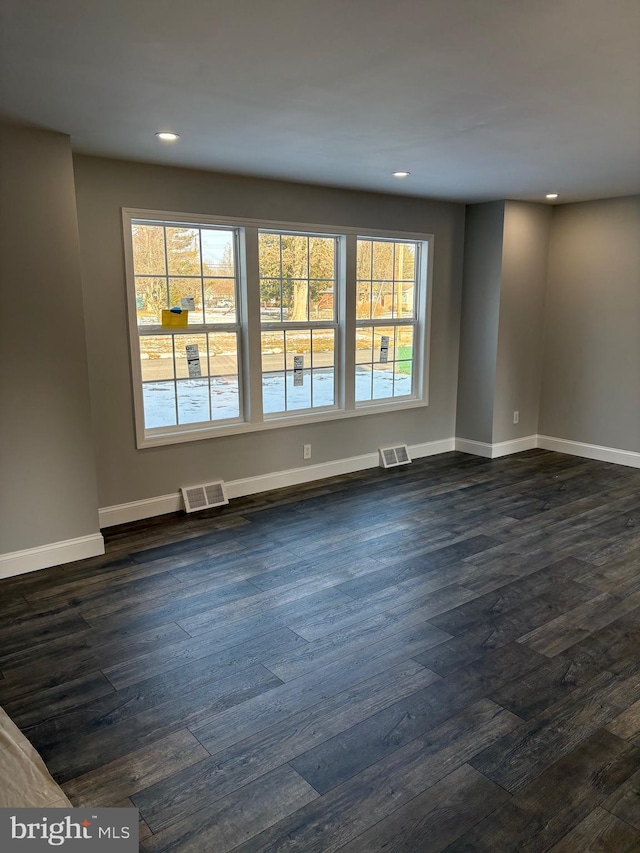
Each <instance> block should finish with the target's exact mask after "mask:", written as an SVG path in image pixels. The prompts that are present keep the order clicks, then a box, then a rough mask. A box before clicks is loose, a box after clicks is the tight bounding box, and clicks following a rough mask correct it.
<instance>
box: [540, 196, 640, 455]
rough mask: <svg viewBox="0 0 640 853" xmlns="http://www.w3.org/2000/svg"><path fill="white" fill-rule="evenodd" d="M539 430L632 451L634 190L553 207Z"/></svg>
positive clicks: (636, 304) (638, 323)
mask: <svg viewBox="0 0 640 853" xmlns="http://www.w3.org/2000/svg"><path fill="white" fill-rule="evenodd" d="M538 431H539V432H540V434H542V435H548V436H553V437H555V438H566V439H571V440H573V441H581V442H586V443H588V444H597V445H604V446H607V447H614V448H618V449H622V450H631V451H636V452H638V451H640V197H639V196H635V197H629V198H621V199H609V200H605V201H595V202H587V203H584V204H569V205H562V206H560V207H557V208H556V209H555V210H554V218H553V232H552V237H551V248H550V257H549V280H548V298H547V306H546V323H545V348H544V359H543V374H542V398H541V407H540V423H539V430H538Z"/></svg>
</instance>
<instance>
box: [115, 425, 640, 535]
mask: <svg viewBox="0 0 640 853" xmlns="http://www.w3.org/2000/svg"><path fill="white" fill-rule="evenodd" d="M537 447H541V448H543V449H545V450H557V451H558V452H560V453H570V454H573V455H576V456H584V457H586V458H587V459H599V460H602V461H604V462H616V463H618V464H620V465H629V466H631V467H634V468H640V453H632V452H631V451H627V450H616V449H614V448H610V447H598V446H596V445H593V444H581V443H580V442H577V441H565V440H564V439H559V438H550V437H549V436H542V435H540V436H539V435H527V436H524V438H515V439H512V440H510V441H501V442H498V443H497V444H488V443H486V442H483V441H472V440H471V439H467V438H444V439H441V440H440V441H428V442H424V443H422V444H413V445H411V446H410V447H409V454H410V456H411V458H412V459H419V458H421V457H424V456H435V455H437V454H439V453H449V452H450V451H452V450H459V451H461V452H462V453H470V454H473V455H474V456H483V457H485V458H486V459H498V458H499V457H501V456H508V455H510V454H512V453H522V452H523V451H524V450H534V449H535V448H537ZM378 464H379V459H378V453H377V452H375V453H365V454H363V455H361V456H350V457H347V458H346V459H337V460H335V461H333V462H321V463H319V464H318V465H306V466H304V467H301V468H289V469H288V470H286V471H275V472H273V473H271V474H260V475H258V476H256V477H245V478H243V479H240V480H230V481H227V483H226V484H225V486H226V491H227V496H228V497H229V498H230V499H233V498H241V497H245V496H247V495H255V494H258V493H259V492H267V491H271V490H272V489H282V488H285V487H286V486H297V485H299V484H301V483H310V482H313V481H315V480H324V479H326V478H327V477H337V476H339V475H340V474H351V473H353V472H354V471H364V470H365V469H366V468H376V467H377V466H378ZM182 508H183V503H182V496H181V494H180V492H176V493H175V494H169V495H160V496H158V497H155V498H146V499H144V500H139V501H131V502H130V503H125V504H117V505H115V506H108V507H103V508H102V509H101V510H100V527H101V528H103V527H112V526H113V525H115V524H127V523H128V522H130V521H140V520H141V519H145V518H152V517H153V516H156V515H165V514H166V513H169V512H178V511H179V510H181V509H182Z"/></svg>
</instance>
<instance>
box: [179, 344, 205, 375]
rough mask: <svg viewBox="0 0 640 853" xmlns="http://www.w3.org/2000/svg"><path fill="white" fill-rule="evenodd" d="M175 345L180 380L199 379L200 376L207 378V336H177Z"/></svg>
mask: <svg viewBox="0 0 640 853" xmlns="http://www.w3.org/2000/svg"><path fill="white" fill-rule="evenodd" d="M173 345H174V347H175V353H176V376H177V377H178V379H197V378H198V376H207V369H208V360H207V336H206V335H175V336H174V339H173ZM194 347H195V349H194Z"/></svg>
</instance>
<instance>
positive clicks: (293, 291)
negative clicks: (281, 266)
mask: <svg viewBox="0 0 640 853" xmlns="http://www.w3.org/2000/svg"><path fill="white" fill-rule="evenodd" d="M308 300H309V283H308V281H307V280H306V279H304V280H303V279H285V280H283V282H282V319H283V320H288V321H289V322H293V323H304V322H305V321H306V320H308V319H309V302H308Z"/></svg>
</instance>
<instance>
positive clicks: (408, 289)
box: [395, 281, 416, 317]
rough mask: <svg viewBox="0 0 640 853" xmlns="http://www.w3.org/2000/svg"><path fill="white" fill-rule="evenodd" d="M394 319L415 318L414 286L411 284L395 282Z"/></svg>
mask: <svg viewBox="0 0 640 853" xmlns="http://www.w3.org/2000/svg"><path fill="white" fill-rule="evenodd" d="M396 291H397V294H398V295H397V297H396V305H395V308H396V314H395V316H396V317H415V303H414V298H415V292H416V289H415V285H414V283H413V282H406V281H402V282H400V281H399V282H396Z"/></svg>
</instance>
